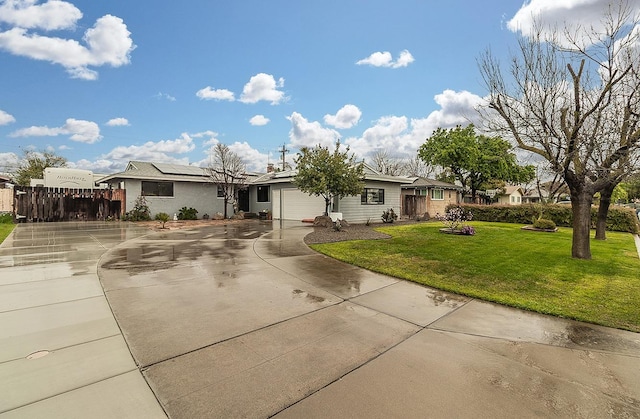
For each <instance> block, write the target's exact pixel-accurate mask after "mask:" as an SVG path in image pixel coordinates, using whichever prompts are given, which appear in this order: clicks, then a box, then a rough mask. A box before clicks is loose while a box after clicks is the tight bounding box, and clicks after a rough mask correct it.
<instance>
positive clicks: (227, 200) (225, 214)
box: [223, 196, 229, 220]
mask: <svg viewBox="0 0 640 419" xmlns="http://www.w3.org/2000/svg"><path fill="white" fill-rule="evenodd" d="M223 201H224V219H225V220H226V219H227V205H228V204H229V199H228V198H227V197H226V196H225V197H224V199H223Z"/></svg>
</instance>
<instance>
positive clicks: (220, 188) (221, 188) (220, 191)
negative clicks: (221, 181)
mask: <svg viewBox="0 0 640 419" xmlns="http://www.w3.org/2000/svg"><path fill="white" fill-rule="evenodd" d="M218 198H224V186H222V185H218Z"/></svg>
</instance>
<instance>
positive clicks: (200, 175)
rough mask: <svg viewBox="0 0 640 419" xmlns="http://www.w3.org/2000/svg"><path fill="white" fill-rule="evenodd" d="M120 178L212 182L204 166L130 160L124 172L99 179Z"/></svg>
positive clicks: (104, 180) (106, 180) (252, 175)
mask: <svg viewBox="0 0 640 419" xmlns="http://www.w3.org/2000/svg"><path fill="white" fill-rule="evenodd" d="M247 177H248V179H249V180H252V179H255V178H256V177H257V175H256V174H253V173H249V174H247ZM119 179H140V180H158V181H168V180H172V181H178V182H199V183H203V182H206V183H208V182H211V176H210V173H209V170H208V169H207V168H204V167H198V166H187V165H183V164H170V163H151V162H143V161H130V162H129V164H127V168H126V169H125V170H124V171H123V172H119V173H114V174H112V175H108V176H105V177H103V178H102V179H100V180H98V182H100V183H104V182H108V181H111V180H119Z"/></svg>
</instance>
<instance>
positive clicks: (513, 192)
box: [496, 185, 524, 205]
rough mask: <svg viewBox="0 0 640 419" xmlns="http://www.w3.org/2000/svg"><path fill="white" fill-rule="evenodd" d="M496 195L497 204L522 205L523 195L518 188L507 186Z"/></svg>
mask: <svg viewBox="0 0 640 419" xmlns="http://www.w3.org/2000/svg"><path fill="white" fill-rule="evenodd" d="M501 192H502V193H499V194H498V195H496V198H497V200H498V201H497V203H498V204H501V205H522V198H523V196H524V193H523V192H522V188H521V187H519V186H513V185H507V186H505V187H504V189H503V190H502V191H501Z"/></svg>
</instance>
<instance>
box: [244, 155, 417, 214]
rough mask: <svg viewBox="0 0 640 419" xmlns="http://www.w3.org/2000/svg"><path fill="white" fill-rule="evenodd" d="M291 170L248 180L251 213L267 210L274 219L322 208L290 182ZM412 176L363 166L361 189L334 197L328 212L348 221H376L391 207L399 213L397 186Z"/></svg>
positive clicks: (320, 199)
mask: <svg viewBox="0 0 640 419" xmlns="http://www.w3.org/2000/svg"><path fill="white" fill-rule="evenodd" d="M295 175H296V171H295V170H287V171H281V172H270V173H266V174H264V175H262V176H260V177H258V178H256V179H254V180H253V181H252V182H251V185H250V186H249V201H250V207H251V212H259V211H270V212H271V213H272V217H273V218H274V219H283V220H304V219H313V218H315V217H316V216H318V215H322V214H323V213H324V211H325V201H324V198H323V197H321V196H311V195H309V194H307V193H305V192H302V191H301V190H299V189H298V188H297V187H296V186H295V185H294V184H293V178H294V177H295ZM411 180H412V179H410V178H406V177H400V176H387V175H383V174H381V173H380V172H378V171H377V170H375V169H373V168H372V167H370V166H369V165H367V164H365V165H364V179H363V181H364V191H363V192H362V194H360V195H357V196H347V197H344V198H342V199H336V200H334V202H333V203H332V208H331V211H332V212H334V213H339V214H340V215H339V217H340V218H341V219H344V220H347V221H349V222H350V223H366V222H368V221H371V222H379V221H380V220H381V216H382V213H383V211H386V210H387V209H389V208H393V210H394V211H395V212H396V214H398V215H399V211H400V208H401V200H400V196H401V186H402V184H405V183H407V182H410V181H411Z"/></svg>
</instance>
